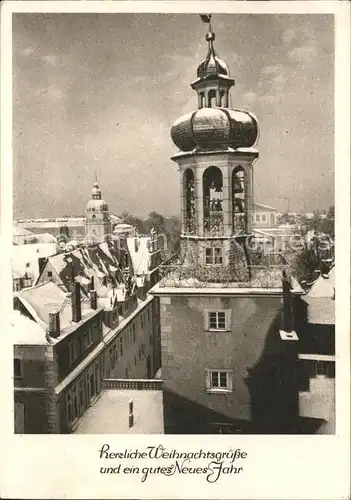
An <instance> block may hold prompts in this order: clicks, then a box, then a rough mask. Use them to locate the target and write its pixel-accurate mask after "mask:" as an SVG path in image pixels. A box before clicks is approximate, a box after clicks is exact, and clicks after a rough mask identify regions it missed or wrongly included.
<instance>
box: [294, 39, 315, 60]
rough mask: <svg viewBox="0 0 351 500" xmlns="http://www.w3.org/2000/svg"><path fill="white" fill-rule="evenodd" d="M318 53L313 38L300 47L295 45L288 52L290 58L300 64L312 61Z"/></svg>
mask: <svg viewBox="0 0 351 500" xmlns="http://www.w3.org/2000/svg"><path fill="white" fill-rule="evenodd" d="M317 55H318V48H317V44H316V41H315V40H309V41H308V42H307V43H305V44H304V45H301V46H300V47H295V48H293V49H292V50H290V52H289V53H288V57H289V59H290V60H292V61H295V62H297V63H300V64H308V63H310V62H312V61H313V60H314V59H315V58H316V57H317Z"/></svg>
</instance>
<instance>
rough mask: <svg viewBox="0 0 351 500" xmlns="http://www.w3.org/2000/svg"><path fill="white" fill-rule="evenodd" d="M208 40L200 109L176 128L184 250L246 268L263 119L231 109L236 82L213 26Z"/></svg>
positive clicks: (201, 259)
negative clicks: (216, 45)
mask: <svg viewBox="0 0 351 500" xmlns="http://www.w3.org/2000/svg"><path fill="white" fill-rule="evenodd" d="M206 40H207V42H208V52H207V56H206V59H205V60H204V61H203V62H202V63H201V64H200V65H199V67H198V69H197V79H196V80H195V81H194V82H193V83H192V84H191V87H192V88H193V89H194V90H195V91H196V93H197V96H198V109H197V110H196V111H193V112H192V113H190V114H187V115H185V116H182V117H181V118H179V119H178V120H176V122H175V123H174V124H173V126H172V129H171V137H172V140H173V142H174V143H175V145H176V146H178V148H179V150H180V151H179V152H178V153H177V154H176V155H175V156H173V157H172V160H174V161H175V162H176V163H177V164H178V165H179V170H180V188H181V222H182V234H181V240H182V249H183V254H184V255H185V260H186V261H189V258H190V260H192V261H194V260H195V261H196V262H197V263H200V264H204V265H218V266H219V265H222V266H232V267H233V266H234V267H237V266H238V263H239V262H240V264H241V267H242V264H244V267H245V266H246V263H247V256H246V254H245V252H244V245H243V242H244V239H245V237H246V236H248V235H250V234H251V218H252V204H253V174H252V166H253V162H254V160H255V159H256V158H257V157H258V151H257V150H256V149H255V148H254V145H255V143H256V141H257V138H258V134H259V131H258V124H257V120H256V118H255V116H254V115H253V114H252V113H249V112H248V111H243V110H240V109H230V108H229V103H230V95H229V92H230V89H231V87H233V86H234V83H235V82H234V80H233V79H232V78H231V77H230V74H229V69H228V66H227V64H226V63H225V62H224V61H222V60H221V59H220V58H219V56H218V54H217V53H216V51H215V49H214V46H213V43H214V40H215V34H214V33H213V32H212V30H211V28H210V31H209V32H208V33H207V34H206ZM234 243H236V244H235V245H233V244H234ZM238 243H239V244H238ZM234 247H235V251H231V250H233V248H234ZM240 248H241V249H242V251H240ZM238 249H239V254H240V255H241V258H238V257H239V256H238ZM190 256H191V257H190Z"/></svg>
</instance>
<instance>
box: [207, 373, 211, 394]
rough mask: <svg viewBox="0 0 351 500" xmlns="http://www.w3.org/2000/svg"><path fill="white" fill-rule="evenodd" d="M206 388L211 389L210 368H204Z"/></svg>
mask: <svg viewBox="0 0 351 500" xmlns="http://www.w3.org/2000/svg"><path fill="white" fill-rule="evenodd" d="M206 389H211V370H206Z"/></svg>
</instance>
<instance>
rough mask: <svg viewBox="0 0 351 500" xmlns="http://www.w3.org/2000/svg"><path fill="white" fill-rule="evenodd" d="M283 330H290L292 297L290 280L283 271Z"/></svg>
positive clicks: (288, 331)
mask: <svg viewBox="0 0 351 500" xmlns="http://www.w3.org/2000/svg"><path fill="white" fill-rule="evenodd" d="M282 284H283V330H284V331H285V332H287V333H290V332H291V331H292V299H291V284H290V280H289V278H288V277H287V275H286V272H285V271H283V279H282Z"/></svg>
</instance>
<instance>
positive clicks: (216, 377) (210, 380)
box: [206, 370, 233, 392]
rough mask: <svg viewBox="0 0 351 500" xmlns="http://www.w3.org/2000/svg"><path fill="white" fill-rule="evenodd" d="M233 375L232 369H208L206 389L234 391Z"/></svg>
mask: <svg viewBox="0 0 351 500" xmlns="http://www.w3.org/2000/svg"><path fill="white" fill-rule="evenodd" d="M232 386H233V375H232V371H231V370H207V373H206V389H207V390H208V391H211V392H229V391H232Z"/></svg>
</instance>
